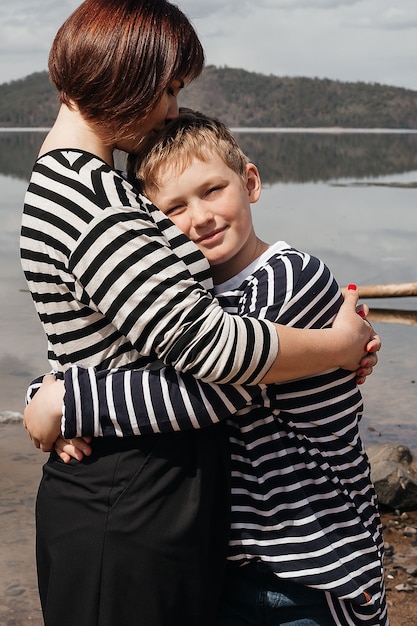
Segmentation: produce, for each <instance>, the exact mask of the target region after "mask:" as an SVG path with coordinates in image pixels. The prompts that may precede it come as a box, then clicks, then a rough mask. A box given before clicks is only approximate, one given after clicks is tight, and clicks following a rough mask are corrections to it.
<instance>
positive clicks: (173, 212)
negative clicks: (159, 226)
mask: <svg viewBox="0 0 417 626" xmlns="http://www.w3.org/2000/svg"><path fill="white" fill-rule="evenodd" d="M183 210H184V206H183V205H182V204H179V205H177V206H173V207H170V208H169V209H167V210H166V211H164V213H165V215H168V217H172V216H173V215H178V213H181V211H183Z"/></svg>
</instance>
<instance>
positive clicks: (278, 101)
mask: <svg viewBox="0 0 417 626" xmlns="http://www.w3.org/2000/svg"><path fill="white" fill-rule="evenodd" d="M180 103H181V104H182V105H183V106H188V107H191V108H194V109H198V110H200V111H203V112H204V113H207V114H211V115H215V116H217V117H219V118H220V119H222V120H223V121H224V122H225V123H226V124H228V125H229V126H232V127H260V128H264V127H291V128H293V127H322V126H324V127H332V126H340V127H350V128H352V127H353V128H355V127H358V128H375V127H381V128H404V129H407V128H417V92H416V91H412V90H409V89H403V88H399V87H390V86H386V85H380V84H375V83H360V82H357V83H346V82H340V81H334V80H328V79H319V78H303V77H301V78H291V77H278V76H273V75H270V76H266V75H264V74H258V73H255V72H248V71H246V70H243V69H234V68H228V67H221V68H217V67H215V66H213V65H209V66H207V67H206V68H205V70H204V72H203V74H202V76H201V77H200V79H199V80H198V81H196V82H195V83H193V84H192V85H190V86H189V87H187V89H185V90H184V92H183V93H182V94H181V100H180ZM57 110H58V99H57V95H56V93H55V90H54V88H53V87H52V85H51V84H50V82H49V79H48V75H47V73H46V72H37V73H35V74H31V75H30V76H28V77H27V78H24V79H21V80H17V81H13V82H11V83H5V84H3V85H0V126H3V127H4V126H5V127H10V126H17V127H22V126H30V127H39V126H50V125H51V124H52V123H53V121H54V119H55V116H56V113H57Z"/></svg>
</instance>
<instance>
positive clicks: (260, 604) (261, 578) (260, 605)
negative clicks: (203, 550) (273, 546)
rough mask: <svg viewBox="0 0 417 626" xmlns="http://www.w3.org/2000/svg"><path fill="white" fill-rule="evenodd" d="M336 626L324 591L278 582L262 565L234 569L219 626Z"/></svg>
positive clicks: (229, 577)
mask: <svg viewBox="0 0 417 626" xmlns="http://www.w3.org/2000/svg"><path fill="white" fill-rule="evenodd" d="M252 625H256V626H335V622H334V620H333V618H332V617H331V615H330V611H329V608H328V605H327V602H326V598H325V595H324V593H323V592H322V591H318V590H316V589H311V588H309V587H303V586H301V585H297V584H295V583H293V582H291V581H288V580H283V579H280V578H278V577H277V576H276V575H275V574H273V573H272V572H271V570H270V569H269V568H268V567H267V566H265V565H263V564H262V563H252V564H250V565H245V566H243V567H235V566H230V567H229V569H228V572H227V578H226V584H225V591H224V594H223V599H222V603H221V605H220V612H219V615H218V618H217V620H216V626H252Z"/></svg>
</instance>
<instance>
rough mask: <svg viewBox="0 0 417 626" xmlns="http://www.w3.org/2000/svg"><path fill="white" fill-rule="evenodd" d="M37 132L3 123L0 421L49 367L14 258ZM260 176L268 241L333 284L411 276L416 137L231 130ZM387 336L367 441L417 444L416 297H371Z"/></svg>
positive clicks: (370, 400) (374, 380) (368, 388)
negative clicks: (305, 255)
mask: <svg viewBox="0 0 417 626" xmlns="http://www.w3.org/2000/svg"><path fill="white" fill-rule="evenodd" d="M43 137H44V133H2V132H0V184H1V188H2V194H1V195H0V219H1V223H2V229H1V230H0V295H1V297H2V304H3V306H2V315H1V318H0V342H1V346H2V354H1V357H0V422H1V412H2V410H3V411H4V410H13V411H21V410H22V407H23V396H24V391H25V388H26V384H27V383H28V382H29V381H30V379H31V378H32V377H33V376H35V375H37V374H39V373H41V372H44V371H46V370H47V369H48V364H47V362H46V359H45V353H46V345H45V339H44V336H43V332H42V330H41V327H40V323H39V321H38V319H37V317H36V314H35V310H34V307H33V304H32V302H31V299H30V297H29V295H28V294H27V293H26V292H25V291H24V290H25V287H26V285H25V282H24V279H23V276H22V272H21V269H20V261H19V249H18V243H19V241H18V240H19V229H20V214H21V207H22V203H23V196H24V192H25V188H26V184H27V178H28V176H29V173H30V170H31V168H32V165H33V161H34V159H35V155H36V153H37V150H38V148H39V146H40V145H41V143H42V141H43ZM237 138H238V140H239V142H240V143H241V145H242V147H243V149H244V150H245V151H246V152H247V153H248V155H249V156H250V158H251V159H252V160H253V161H254V162H255V163H256V164H257V165H258V167H259V169H260V171H261V176H262V179H263V183H264V190H263V193H262V198H261V200H260V202H259V203H258V204H256V205H254V207H253V215H254V222H255V227H256V230H257V232H258V234H259V235H260V237H262V238H263V239H264V240H265V241H268V242H272V241H275V240H277V239H285V240H286V241H288V242H289V243H290V244H292V245H294V246H295V247H298V248H300V249H304V250H307V251H309V252H310V253H312V254H315V255H316V256H319V257H320V258H322V259H323V260H324V261H325V262H326V263H327V264H328V265H329V267H330V268H331V269H332V271H333V273H334V275H335V277H336V279H337V280H338V282H339V284H341V285H346V284H347V283H349V282H355V283H357V284H358V285H361V284H362V285H372V284H377V283H378V284H381V283H395V282H415V281H417V271H416V267H417V246H416V233H417V196H416V187H417V136H416V135H386V134H381V135H376V134H372V135H364V134H358V135H355V134H349V135H344V134H340V135H339V134H338V135H330V134H323V135H320V134H314V135H313V134H305V135H303V134H300V133H297V134H272V133H269V134H266V133H259V134H256V133H244V132H239V133H237ZM367 303H368V305H369V306H370V307H371V309H372V315H373V320H374V322H373V324H374V326H375V328H376V329H377V332H379V333H380V334H381V336H382V338H383V350H382V352H381V358H380V363H379V365H378V367H377V368H376V371H375V373H374V375H373V376H372V377H371V379H370V380H369V381H368V382H367V384H366V385H365V386H364V387H363V388H362V389H363V394H364V399H365V408H366V411H365V416H364V420H363V425H362V433H363V437H364V440H365V442H367V443H369V442H378V441H382V440H384V441H386V440H392V441H398V440H400V441H401V442H402V443H406V444H408V445H410V447H412V448H413V449H414V450H415V451H416V452H417V382H416V380H417V354H416V353H417V323H416V322H417V312H416V311H417V298H416V297H414V298H413V297H408V298H395V299H394V298H385V299H383V300H367Z"/></svg>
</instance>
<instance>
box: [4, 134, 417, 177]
mask: <svg viewBox="0 0 417 626" xmlns="http://www.w3.org/2000/svg"><path fill="white" fill-rule="evenodd" d="M236 136H237V139H238V141H239V143H240V145H241V146H242V148H243V150H244V151H245V152H246V154H247V155H248V156H249V158H250V159H251V160H252V161H254V163H256V165H257V166H258V168H259V169H260V171H261V173H262V179H263V182H264V184H273V183H277V182H282V183H285V182H309V181H310V182H317V181H326V180H330V179H338V178H377V177H379V176H385V175H388V174H401V173H403V172H410V171H415V170H417V135H416V134H407V133H404V134H386V133H381V134H378V133H370V134H363V133H347V134H344V133H340V134H338V133H336V134H329V133H323V134H321V133H306V134H302V133H283V134H281V133H261V132H260V133H253V132H245V131H244V130H242V131H236ZM44 137H45V133H44V132H26V133H17V132H0V172H1V173H3V174H7V175H9V176H16V177H18V178H28V176H29V174H30V171H31V169H32V165H33V161H34V156H35V155H36V153H37V151H38V149H39V147H40V145H41V143H42V141H43V138H44Z"/></svg>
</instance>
